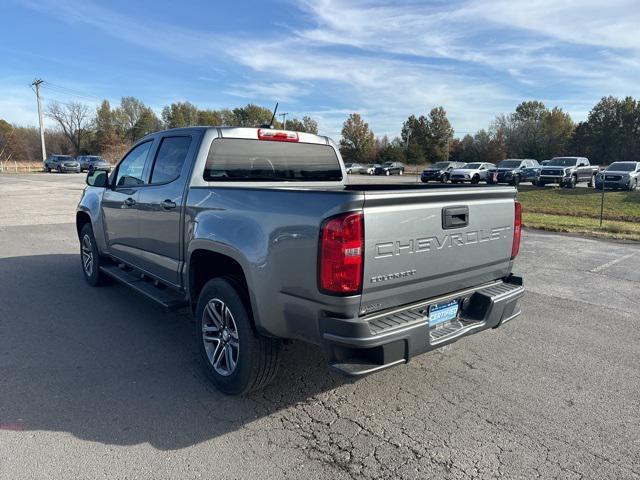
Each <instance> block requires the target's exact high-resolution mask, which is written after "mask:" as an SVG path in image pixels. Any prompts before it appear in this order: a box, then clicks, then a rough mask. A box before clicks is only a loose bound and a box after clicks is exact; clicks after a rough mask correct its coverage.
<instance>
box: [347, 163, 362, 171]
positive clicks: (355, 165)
mask: <svg viewBox="0 0 640 480" xmlns="http://www.w3.org/2000/svg"><path fill="white" fill-rule="evenodd" d="M344 166H345V168H346V169H347V173H359V172H360V169H361V168H362V165H360V164H359V163H345V165H344Z"/></svg>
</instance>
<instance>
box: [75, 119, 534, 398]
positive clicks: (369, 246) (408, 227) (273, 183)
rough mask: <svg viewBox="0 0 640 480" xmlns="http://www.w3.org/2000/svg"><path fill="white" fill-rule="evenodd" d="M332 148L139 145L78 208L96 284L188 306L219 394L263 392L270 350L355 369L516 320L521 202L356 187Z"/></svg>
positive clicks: (291, 137)
mask: <svg viewBox="0 0 640 480" xmlns="http://www.w3.org/2000/svg"><path fill="white" fill-rule="evenodd" d="M346 179H347V175H346V170H345V167H344V164H343V162H342V159H341V157H340V154H339V152H338V149H337V148H336V145H335V143H334V142H333V141H331V140H330V139H328V138H327V137H322V136H317V135H311V134H307V133H298V132H291V131H282V130H273V129H266V128H263V129H257V128H230V127H224V128H215V127H197V128H187V129H174V130H168V131H164V132H159V133H155V134H152V135H149V136H147V137H145V138H143V139H141V140H140V141H139V142H138V143H137V144H136V145H135V146H134V147H133V148H132V149H131V150H130V151H129V152H128V153H127V154H126V155H125V156H124V158H123V159H122V160H121V161H120V162H119V164H118V165H117V166H116V167H115V168H114V170H113V171H112V172H111V174H110V175H107V173H106V172H104V171H100V170H96V171H94V172H92V173H90V174H89V175H88V176H87V184H88V185H89V186H88V187H86V188H85V191H84V194H83V196H82V199H81V201H80V203H79V206H78V210H77V217H76V223H77V231H78V237H79V240H80V253H81V259H82V269H83V272H84V276H85V278H86V280H87V282H88V283H89V284H90V285H99V284H101V283H103V282H104V281H105V280H107V279H116V280H117V281H120V282H122V283H124V284H126V285H128V286H130V287H131V288H133V289H135V290H137V291H138V292H139V293H141V294H143V295H145V296H147V297H149V298H150V299H152V300H155V301H156V302H158V303H159V304H161V305H162V306H164V307H165V308H167V309H178V308H189V309H190V310H191V312H192V313H193V315H194V318H195V321H196V329H195V336H196V340H197V345H198V349H199V351H200V353H201V357H202V360H203V365H204V368H205V370H206V372H207V374H208V375H209V376H210V378H211V380H212V381H213V382H214V384H215V385H216V386H217V387H218V388H219V389H220V390H221V391H222V392H225V393H228V394H241V393H244V392H248V391H250V390H254V389H257V388H260V387H262V386H264V385H266V384H267V383H268V382H269V381H270V380H271V379H272V378H273V377H274V375H275V373H276V370H277V366H278V359H279V347H280V343H281V342H282V341H283V340H289V339H295V340H302V341H305V342H310V343H312V344H316V345H320V346H322V347H324V349H325V350H326V352H327V356H328V360H329V364H330V366H332V367H333V368H335V369H337V370H338V371H340V372H342V373H344V374H347V375H364V374H368V373H371V372H374V371H377V370H381V369H383V368H386V367H390V366H393V365H397V364H400V363H405V362H407V361H409V359H410V358H411V357H414V356H415V355H419V354H422V353H425V352H427V351H429V350H433V349H435V348H439V347H442V346H444V345H447V344H449V343H451V342H454V341H456V340H458V339H459V338H461V337H463V336H465V335H469V334H473V333H477V332H479V331H482V330H485V329H489V328H495V327H498V326H499V325H502V324H504V323H505V322H507V321H509V320H511V319H513V318H515V317H516V316H518V315H519V314H520V310H519V308H518V306H517V301H518V299H519V298H520V297H521V296H522V295H523V294H524V288H523V282H522V278H521V277H518V276H515V275H513V274H512V273H511V270H512V266H513V261H514V258H515V257H516V255H517V253H518V250H519V246H520V231H521V220H520V204H519V203H517V202H516V201H515V196H516V190H515V189H514V188H512V187H508V186H504V187H497V186H461V187H458V186H452V185H429V186H427V185H415V184H406V185H401V184H381V185H350V184H348V182H347V180H346Z"/></svg>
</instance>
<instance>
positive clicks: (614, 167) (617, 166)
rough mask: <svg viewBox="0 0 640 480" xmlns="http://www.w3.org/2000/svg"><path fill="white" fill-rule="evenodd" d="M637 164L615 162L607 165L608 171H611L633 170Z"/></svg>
mask: <svg viewBox="0 0 640 480" xmlns="http://www.w3.org/2000/svg"><path fill="white" fill-rule="evenodd" d="M635 169H636V164H635V163H633V162H613V163H612V164H611V165H609V166H608V167H607V171H611V172H633V171H634V170H635Z"/></svg>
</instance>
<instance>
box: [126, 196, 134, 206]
mask: <svg viewBox="0 0 640 480" xmlns="http://www.w3.org/2000/svg"><path fill="white" fill-rule="evenodd" d="M124 204H125V205H126V206H127V207H133V206H134V205H135V204H136V201H135V200H134V199H133V198H131V197H129V198H127V199H126V200H125V201H124Z"/></svg>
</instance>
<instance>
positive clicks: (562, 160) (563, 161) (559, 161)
mask: <svg viewBox="0 0 640 480" xmlns="http://www.w3.org/2000/svg"><path fill="white" fill-rule="evenodd" d="M598 170H599V169H598V167H597V166H592V165H591V164H590V163H589V159H588V158H586V157H554V158H552V159H551V160H549V162H548V163H547V164H546V165H545V166H543V167H542V168H541V169H540V171H539V174H538V180H537V182H536V184H537V185H538V186H539V187H544V186H545V185H549V184H550V183H557V184H558V185H560V186H561V187H565V188H576V185H577V184H578V183H583V182H584V183H587V185H588V186H590V187H593V183H594V179H595V176H596V174H597V173H598Z"/></svg>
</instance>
